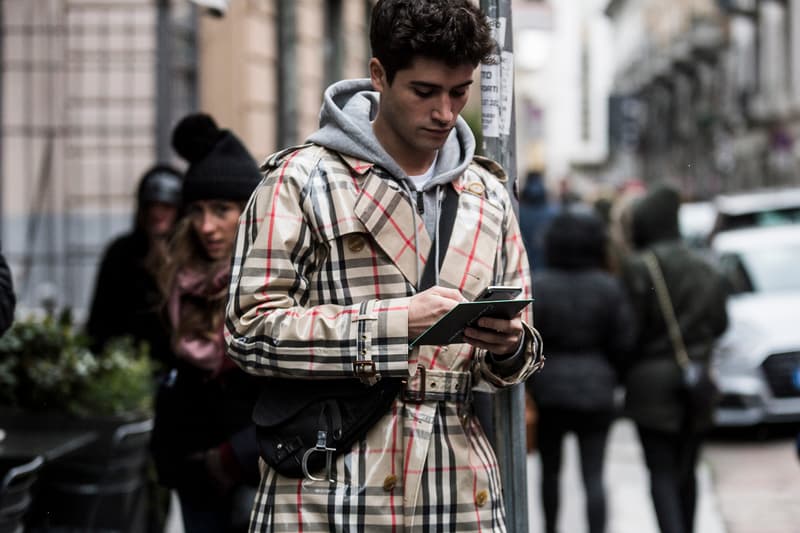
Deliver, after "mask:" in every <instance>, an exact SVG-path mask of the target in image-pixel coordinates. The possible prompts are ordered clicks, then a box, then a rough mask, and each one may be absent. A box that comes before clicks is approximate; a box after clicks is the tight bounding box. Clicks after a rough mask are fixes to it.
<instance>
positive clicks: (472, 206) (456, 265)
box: [439, 172, 503, 300]
mask: <svg viewBox="0 0 800 533" xmlns="http://www.w3.org/2000/svg"><path fill="white" fill-rule="evenodd" d="M456 189H457V190H458V191H460V194H459V201H458V215H457V216H456V221H455V224H454V226H453V234H452V236H451V237H450V244H449V246H448V248H447V254H446V255H445V258H444V262H443V263H442V266H441V271H440V274H439V281H440V284H442V285H444V286H447V287H454V288H456V289H458V290H460V291H461V292H462V293H463V294H464V297H466V298H467V299H469V300H471V299H473V298H474V297H475V296H477V295H478V293H479V292H480V291H481V290H482V289H483V288H484V287H486V286H488V285H492V284H493V283H494V281H495V280H494V275H493V272H494V263H495V260H496V258H497V254H498V253H499V252H498V251H499V249H500V246H502V243H501V242H500V235H501V233H500V229H501V228H502V217H503V210H502V208H501V207H500V206H497V205H495V204H494V203H493V202H491V201H489V200H488V199H487V197H486V193H485V188H484V185H483V183H482V182H481V180H480V178H478V177H477V176H474V175H473V174H472V173H471V172H467V173H466V174H465V175H464V177H463V178H462V179H461V180H459V182H457V184H456Z"/></svg>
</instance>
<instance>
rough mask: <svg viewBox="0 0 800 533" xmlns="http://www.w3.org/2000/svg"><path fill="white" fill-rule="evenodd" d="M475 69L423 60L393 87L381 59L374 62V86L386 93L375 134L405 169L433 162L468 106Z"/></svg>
mask: <svg viewBox="0 0 800 533" xmlns="http://www.w3.org/2000/svg"><path fill="white" fill-rule="evenodd" d="M474 70H475V67H474V66H472V65H470V64H465V65H460V66H457V67H450V66H448V65H447V64H445V63H444V62H443V61H439V60H435V59H429V58H425V57H417V58H415V59H414V61H413V62H412V63H411V66H410V67H409V68H405V69H402V70H398V71H397V73H396V74H395V77H394V80H393V81H392V83H391V85H390V84H389V82H388V80H387V78H386V72H385V71H384V69H383V66H382V65H381V63H380V61H378V60H377V59H376V58H372V60H371V61H370V74H371V78H372V84H373V87H375V90H377V91H378V92H380V93H381V100H380V107H379V111H378V116H377V117H376V118H375V124H374V128H375V134H376V136H377V137H378V140H380V142H381V144H382V145H383V147H384V148H385V149H386V151H387V152H388V153H389V154H390V155H391V156H392V157H394V158H395V159H396V160H397V162H398V163H399V164H400V165H401V166H403V164H404V163H407V162H409V161H415V160H420V159H422V160H423V161H427V162H428V163H430V160H431V158H432V157H433V153H434V152H435V150H437V149H439V148H441V147H442V145H443V144H444V142H445V140H447V136H448V135H449V134H450V131H451V130H452V129H453V127H454V126H455V125H456V119H457V118H458V114H459V113H460V112H461V110H462V109H463V108H464V105H466V103H467V98H468V96H469V86H470V85H471V84H472V73H473V72H474ZM406 170H407V169H406Z"/></svg>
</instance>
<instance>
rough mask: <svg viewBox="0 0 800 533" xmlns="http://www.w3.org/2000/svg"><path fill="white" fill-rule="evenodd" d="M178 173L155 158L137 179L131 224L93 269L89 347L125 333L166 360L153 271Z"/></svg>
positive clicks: (176, 204)
mask: <svg viewBox="0 0 800 533" xmlns="http://www.w3.org/2000/svg"><path fill="white" fill-rule="evenodd" d="M182 179H183V176H182V175H181V173H180V172H178V171H177V170H176V169H174V168H172V167H171V166H169V165H163V164H160V165H155V166H153V167H151V168H150V169H148V170H147V171H146V172H145V173H144V175H143V176H142V178H141V179H140V180H139V186H138V189H137V193H136V215H135V218H134V227H133V230H132V231H131V232H129V233H127V234H125V235H122V236H121V237H119V238H117V239H116V240H114V241H113V242H112V243H111V244H110V245H109V246H108V248H107V249H106V252H105V254H104V255H103V259H102V261H101V263H100V268H99V271H98V274H97V280H96V282H95V287H94V296H93V298H92V304H91V308H90V310H89V319H88V321H87V323H86V333H87V334H88V335H89V337H90V338H91V348H92V350H93V351H95V352H98V353H99V352H101V351H102V350H103V348H104V347H105V345H106V343H108V341H110V340H111V339H114V338H116V337H122V336H131V337H132V338H133V339H134V340H135V341H137V342H138V341H144V342H147V344H148V346H149V349H150V355H151V357H153V359H154V360H155V361H159V362H160V363H161V364H162V365H168V364H169V363H170V356H171V353H172V350H171V349H170V346H169V334H168V332H167V329H166V327H165V325H164V323H163V321H161V320H160V317H159V312H158V308H159V305H160V292H159V290H158V284H157V282H156V278H155V276H156V270H157V269H158V268H159V265H160V263H162V262H163V260H164V254H165V250H166V242H167V239H168V238H169V236H170V235H171V234H172V231H173V230H174V228H175V223H176V221H177V219H178V212H179V210H180V206H181V180H182Z"/></svg>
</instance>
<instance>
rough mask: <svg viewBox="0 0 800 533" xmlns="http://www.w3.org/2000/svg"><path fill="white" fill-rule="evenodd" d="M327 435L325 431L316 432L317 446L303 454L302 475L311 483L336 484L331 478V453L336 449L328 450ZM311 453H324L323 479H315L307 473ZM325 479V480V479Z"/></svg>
mask: <svg viewBox="0 0 800 533" xmlns="http://www.w3.org/2000/svg"><path fill="white" fill-rule="evenodd" d="M327 442H328V433H327V432H326V431H322V430H320V431H317V444H316V446H314V447H313V448H310V449H309V450H308V451H306V453H304V454H303V462H302V464H301V466H302V468H303V475H304V476H306V479H309V480H311V481H323V482H325V481H327V482H328V483H336V480H335V479H333V476H332V472H331V470H332V467H333V452H335V451H336V448H329V447H328V444H327ZM312 453H324V454H325V476H326V477H325V478H321V477H316V476H314V475H312V474H311V472H309V471H308V458H309V457H311V454H312ZM326 478H327V479H326Z"/></svg>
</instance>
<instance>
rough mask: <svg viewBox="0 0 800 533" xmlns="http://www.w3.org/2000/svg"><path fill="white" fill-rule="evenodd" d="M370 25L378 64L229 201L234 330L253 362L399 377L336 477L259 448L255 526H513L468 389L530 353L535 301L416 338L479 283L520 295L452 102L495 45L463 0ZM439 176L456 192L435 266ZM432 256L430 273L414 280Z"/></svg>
mask: <svg viewBox="0 0 800 533" xmlns="http://www.w3.org/2000/svg"><path fill="white" fill-rule="evenodd" d="M370 38H371V44H372V49H373V58H372V59H371V60H370V65H369V66H370V79H368V80H366V79H365V80H349V81H343V82H339V83H336V84H334V85H332V86H331V87H330V88H328V90H327V91H326V93H325V99H324V103H323V108H322V111H321V116H320V117H321V118H320V120H321V128H320V129H319V130H318V131H317V132H316V133H315V134H313V135H312V136H311V137H310V139H309V141H310V142H309V143H308V144H306V145H304V146H300V147H294V148H290V149H287V150H284V151H282V152H280V153H277V154H275V155H273V156H271V157H269V158H268V159H267V161H266V162H265V164H264V166H263V170H264V172H265V178H264V180H263V181H262V183H261V185H260V186H259V187H258V189H257V190H256V191H255V193H254V194H253V196H252V197H251V199H250V202H249V204H248V205H247V207H246V208H245V211H244V213H243V215H242V218H241V226H240V229H239V233H238V237H237V242H236V247H235V251H234V262H233V270H232V281H231V290H230V299H229V304H228V316H227V321H226V338H227V341H228V348H229V354H230V355H231V357H233V358H234V359H235V360H236V362H237V363H238V364H239V365H240V366H241V367H242V368H243V369H245V370H246V371H247V372H250V373H253V374H257V375H263V376H273V377H276V376H277V377H283V378H287V379H291V378H304V379H314V378H320V379H322V378H332V377H333V378H343V377H351V378H359V379H361V380H362V381H365V382H370V383H371V382H374V381H375V380H376V379H378V378H379V377H384V378H385V377H390V378H392V377H395V378H397V377H400V378H405V379H407V384H406V386H405V388H404V390H403V391H402V392H401V393H400V394H399V395H398V396H397V398H396V399H395V400H394V403H393V405H392V407H391V408H390V410H389V411H388V412H387V413H386V414H385V415H384V416H383V417H382V418H381V419H380V421H379V422H378V423H377V424H376V425H375V426H373V427H372V428H371V429H370V430H369V431H368V432H367V434H366V435H365V436H364V437H363V438H362V439H361V440H360V441H359V442H356V444H355V445H354V446H353V447H352V449H350V450H349V451H348V452H347V453H344V454H342V455H340V456H339V457H338V458H337V459H336V461H335V464H334V465H333V468H332V469H331V471H332V472H333V473H334V474H333V478H334V479H333V480H332V481H330V482H325V481H322V482H320V481H313V480H311V479H291V478H288V477H284V476H282V475H280V474H278V473H277V472H276V471H275V470H273V469H272V468H270V467H269V466H268V465H266V464H264V463H262V480H261V486H260V488H259V492H258V496H257V498H256V501H255V507H254V510H253V513H252V516H251V530H253V531H304V532H309V531H370V532H372V531H429V530H430V531H433V530H436V531H440V530H447V531H505V516H504V506H503V494H502V489H501V487H500V476H499V472H498V464H497V459H496V457H495V454H494V452H493V450H492V448H491V445H490V443H489V441H488V440H487V437H486V435H485V434H484V432H483V430H482V428H481V426H480V423H479V422H478V420H477V418H476V417H475V416H473V413H472V411H471V409H470V398H471V391H472V390H473V389H475V388H481V389H483V390H493V389H496V388H498V387H506V386H510V385H514V384H516V383H519V382H521V381H523V380H524V379H526V378H527V377H528V376H529V375H530V374H531V373H532V372H533V371H535V370H536V369H537V368H538V367H539V365H540V360H541V347H542V345H541V340H540V338H539V335H538V333H537V332H536V331H535V330H534V329H533V327H532V326H530V324H531V323H532V320H531V318H532V316H531V314H530V312H529V311H526V312H524V313H522V314H520V315H519V316H517V317H515V318H513V319H510V320H505V319H498V318H489V317H483V318H481V319H480V321H479V326H480V327H476V328H467V330H466V331H465V340H464V342H463V343H459V344H451V345H448V346H422V347H415V348H414V349H409V341H410V340H411V339H413V338H414V337H416V336H417V335H418V334H420V333H421V332H423V331H424V330H425V329H426V328H427V327H428V326H430V325H431V324H433V323H434V322H435V321H436V320H437V319H438V318H439V317H441V316H442V315H443V314H444V313H446V312H447V311H448V310H449V309H451V308H452V307H453V306H455V305H456V304H457V303H459V302H461V301H464V300H471V299H473V298H475V296H477V295H478V293H480V292H481V290H482V289H484V288H485V287H486V286H488V285H519V286H522V287H524V296H526V297H529V296H530V294H531V288H530V281H529V270H528V264H527V260H526V254H525V249H524V247H523V244H522V238H521V236H520V232H519V227H518V223H517V220H516V217H515V215H514V212H513V210H512V204H511V200H510V198H509V195H508V193H507V190H506V187H505V183H504V182H505V180H506V177H505V174H504V172H503V170H502V169H501V168H500V167H499V165H497V164H496V163H494V162H492V161H490V160H487V159H483V158H479V157H475V156H474V151H475V140H474V137H473V135H472V133H471V132H470V130H469V128H468V126H467V125H466V123H465V121H464V120H463V119H462V118H460V117H459V113H460V111H461V109H462V108H463V106H464V105H465V104H466V101H467V96H468V89H469V86H470V84H471V83H472V79H473V72H474V70H475V68H476V67H477V65H478V64H479V63H480V62H481V61H482V60H485V59H487V58H488V57H489V55H490V53H491V51H492V41H491V36H490V30H489V26H488V23H487V19H486V17H485V16H484V15H483V13H482V12H481V11H480V10H479V9H478V8H477V7H475V6H474V5H473V4H472V3H471V2H470V1H469V0H381V1H379V2H378V3H377V5H376V6H375V8H374V11H373V18H372V27H371V34H370ZM448 188H449V189H451V191H452V192H453V193H455V194H456V195H457V211H456V214H455V222H454V225H453V230H452V234H451V237H450V240H449V244H448V245H447V250H446V253H444V254H443V259H442V261H441V265H438V259H437V258H438V254H437V253H436V252H437V250H436V247H437V244H438V240H437V239H435V237H436V236H437V235H439V229H440V228H439V214H440V212H441V209H442V199H443V197H444V196H445V195H446V193H447V190H448ZM451 194H452V193H451ZM429 255H430V258H429ZM428 261H437V265H438V266H439V267H440V268H437V269H436V270H435V271H436V274H437V276H436V280H435V284H434V286H432V287H431V288H428V289H427V290H418V288H419V286H420V285H419V283H420V278H421V275H422V272H423V270H424V267H425V264H426V263H427V262H428ZM529 308H530V307H529ZM529 308H528V309H529ZM373 370H374V371H373ZM315 477H316V476H315Z"/></svg>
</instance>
